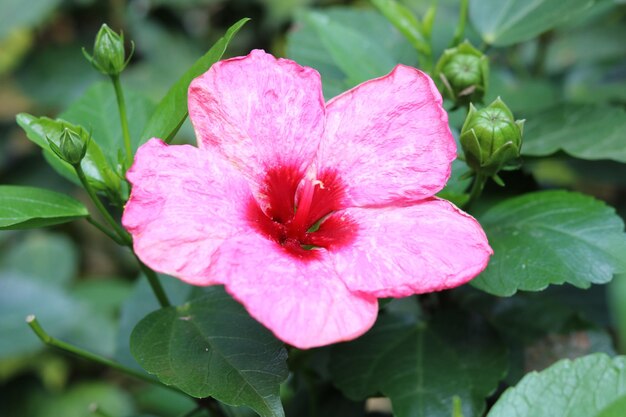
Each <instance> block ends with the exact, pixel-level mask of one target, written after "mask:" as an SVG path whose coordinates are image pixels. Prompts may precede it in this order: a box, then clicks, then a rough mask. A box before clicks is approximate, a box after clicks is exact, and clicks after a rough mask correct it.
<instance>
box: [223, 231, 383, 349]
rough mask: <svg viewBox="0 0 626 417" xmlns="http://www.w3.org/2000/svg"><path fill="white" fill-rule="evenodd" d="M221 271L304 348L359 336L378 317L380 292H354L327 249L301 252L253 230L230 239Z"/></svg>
mask: <svg viewBox="0 0 626 417" xmlns="http://www.w3.org/2000/svg"><path fill="white" fill-rule="evenodd" d="M214 258H215V259H216V262H215V270H214V272H215V273H216V274H219V275H222V276H223V277H224V283H225V285H226V290H227V291H228V292H229V293H230V294H232V296H233V297H235V298H236V299H237V300H239V302H241V303H242V304H243V305H244V306H245V307H246V309H247V310H248V312H249V313H250V315H251V316H252V317H254V318H255V319H257V320H258V321H259V322H261V323H262V324H263V325H265V326H266V327H267V328H269V329H270V330H272V332H274V334H275V335H276V336H277V337H278V338H279V339H281V340H283V341H285V342H286V343H288V344H290V345H293V346H296V347H298V348H301V349H308V348H312V347H316V346H323V345H328V344H331V343H335V342H340V341H345V340H351V339H354V338H356V337H358V336H360V335H361V334H363V333H365V332H366V331H367V330H368V329H369V328H370V327H371V326H372V325H373V324H374V321H375V320H376V315H377V312H378V306H377V302H376V298H374V297H372V296H368V295H356V294H353V293H351V292H350V291H349V290H348V289H347V288H346V286H345V284H344V283H343V282H342V281H341V279H340V278H339V277H338V276H337V273H336V272H335V270H334V269H333V265H332V262H331V261H330V259H329V258H328V255H327V253H326V251H324V250H320V253H319V254H317V256H315V257H304V258H299V257H297V256H295V255H293V254H292V253H290V252H289V251H288V250H286V249H284V248H283V247H281V246H280V245H278V244H277V243H275V242H273V241H271V240H268V239H266V238H264V237H262V236H261V235H259V234H256V233H253V234H250V235H247V236H239V237H236V238H233V239H231V240H229V241H228V242H226V243H224V245H222V247H221V248H220V250H219V251H218V252H217V253H216V256H215V257H214Z"/></svg>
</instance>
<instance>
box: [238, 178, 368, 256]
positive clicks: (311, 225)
mask: <svg viewBox="0 0 626 417" xmlns="http://www.w3.org/2000/svg"><path fill="white" fill-rule="evenodd" d="M261 193H262V198H263V200H264V201H265V202H266V208H265V210H263V209H261V207H260V206H259V204H258V202H257V201H256V200H255V199H254V198H253V199H251V201H250V202H249V204H248V208H247V213H246V214H247V218H248V221H249V222H250V224H251V225H252V227H254V228H255V229H256V230H257V231H258V232H259V233H261V234H263V235H264V236H266V237H267V238H268V239H271V240H273V241H275V242H276V243H278V244H279V245H281V246H282V247H283V248H284V249H285V250H286V251H287V253H289V254H290V255H293V256H296V257H298V258H301V259H310V258H315V257H316V256H317V255H318V254H319V252H318V251H315V250H311V249H314V248H325V249H329V250H331V249H336V248H338V247H341V246H343V245H346V244H349V243H350V242H352V240H353V239H354V237H355V236H356V232H357V225H356V224H355V223H354V222H353V221H352V220H351V219H350V218H349V217H347V216H345V215H344V216H342V215H331V214H332V213H333V212H335V211H337V210H339V209H341V208H343V205H342V202H343V199H344V195H345V186H344V185H343V182H342V181H341V178H339V177H338V176H337V174H336V173H335V172H333V171H330V170H325V171H323V172H321V173H319V174H318V176H317V177H316V178H309V177H307V176H305V175H304V174H303V173H302V172H301V171H300V170H298V169H297V168H294V167H279V168H272V169H270V170H269V171H268V172H267V174H266V176H265V179H264V181H263V184H262V187H261Z"/></svg>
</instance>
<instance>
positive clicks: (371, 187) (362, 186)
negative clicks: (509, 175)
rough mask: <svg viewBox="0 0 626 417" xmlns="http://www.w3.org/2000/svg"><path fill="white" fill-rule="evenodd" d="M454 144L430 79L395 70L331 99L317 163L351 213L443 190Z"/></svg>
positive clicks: (404, 69)
mask: <svg viewBox="0 0 626 417" xmlns="http://www.w3.org/2000/svg"><path fill="white" fill-rule="evenodd" d="M454 158H456V144H455V142H454V138H453V137H452V134H451V133H450V128H449V127H448V116H447V114H446V112H445V111H444V109H443V108H442V106H441V96H440V94H439V92H438V91H437V89H436V87H435V85H434V84H433V82H432V80H431V79H430V78H429V77H428V76H427V75H426V74H424V73H423V72H421V71H418V70H416V69H415V68H410V67H407V66H404V65H398V66H397V67H396V68H395V69H394V70H393V71H392V72H391V73H390V74H388V75H386V76H384V77H381V78H377V79H374V80H370V81H367V82H365V83H363V84H361V85H359V86H357V87H355V88H353V89H352V90H350V91H347V92H346V93H344V94H342V95H340V96H337V97H335V98H334V99H333V100H331V101H330V102H329V103H328V105H327V109H326V132H325V134H324V138H323V139H322V143H321V145H320V151H319V154H318V164H319V165H320V166H321V167H329V168H332V169H335V170H336V171H338V174H339V176H340V177H341V179H342V180H343V181H344V182H345V183H346V185H347V187H348V190H347V197H348V201H349V202H348V205H349V206H380V205H385V204H389V203H402V202H412V201H417V200H421V199H424V198H427V197H431V196H433V195H434V194H435V193H437V192H438V191H439V190H441V189H442V188H443V186H444V185H445V183H446V181H447V180H448V177H449V176H450V166H451V163H452V160H453V159H454Z"/></svg>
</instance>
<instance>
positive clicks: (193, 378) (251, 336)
mask: <svg viewBox="0 0 626 417" xmlns="http://www.w3.org/2000/svg"><path fill="white" fill-rule="evenodd" d="M131 352H132V353H133V356H134V357H135V358H136V359H137V362H139V363H140V364H141V366H142V367H143V368H144V369H146V370H147V371H148V372H150V373H152V374H155V375H156V376H157V377H158V378H159V379H160V380H161V381H162V382H163V383H165V384H167V385H174V386H176V387H178V388H179V389H181V390H183V391H184V392H186V393H187V394H189V395H191V396H194V397H197V398H203V397H207V396H212V397H215V398H216V399H218V400H220V401H222V402H225V403H227V404H230V405H246V406H248V407H250V408H252V409H254V410H255V411H256V412H257V413H259V414H261V415H262V416H267V417H272V416H283V415H284V413H283V409H282V405H281V402H280V397H279V385H280V383H281V382H282V381H283V380H284V379H285V378H286V377H287V367H286V363H285V360H286V356H287V355H286V351H285V349H284V348H283V346H282V344H281V343H280V342H279V341H278V340H276V339H275V338H274V337H273V336H272V334H271V333H270V332H269V331H268V330H267V329H265V328H264V327H263V326H261V325H260V324H259V323H257V322H256V321H255V320H254V319H252V318H251V317H250V316H249V315H248V314H247V312H246V311H245V310H244V309H243V307H242V306H241V305H239V304H238V303H237V302H235V301H234V300H233V299H232V298H230V297H229V296H228V295H226V293H225V292H224V291H223V289H221V288H217V287H211V288H210V289H209V290H208V292H207V294H206V295H205V296H204V297H202V298H199V299H196V300H194V301H191V302H189V303H187V304H184V305H182V306H180V307H168V308H164V309H161V310H158V311H155V312H153V313H151V314H150V315H148V316H147V317H146V318H144V319H143V320H142V321H141V322H140V323H139V324H138V325H137V327H135V330H133V333H132V335H131Z"/></svg>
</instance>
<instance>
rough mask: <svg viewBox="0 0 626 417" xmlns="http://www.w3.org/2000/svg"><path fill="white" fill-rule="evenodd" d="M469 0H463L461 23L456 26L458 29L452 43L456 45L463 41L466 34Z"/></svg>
mask: <svg viewBox="0 0 626 417" xmlns="http://www.w3.org/2000/svg"><path fill="white" fill-rule="evenodd" d="M468 4H469V1H468V0H461V11H460V15H459V24H458V25H457V26H456V30H455V31H454V37H453V38H452V45H451V46H453V47H454V46H456V45H458V44H460V43H461V41H462V40H463V35H464V34H465V23H466V22H467V9H468Z"/></svg>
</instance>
